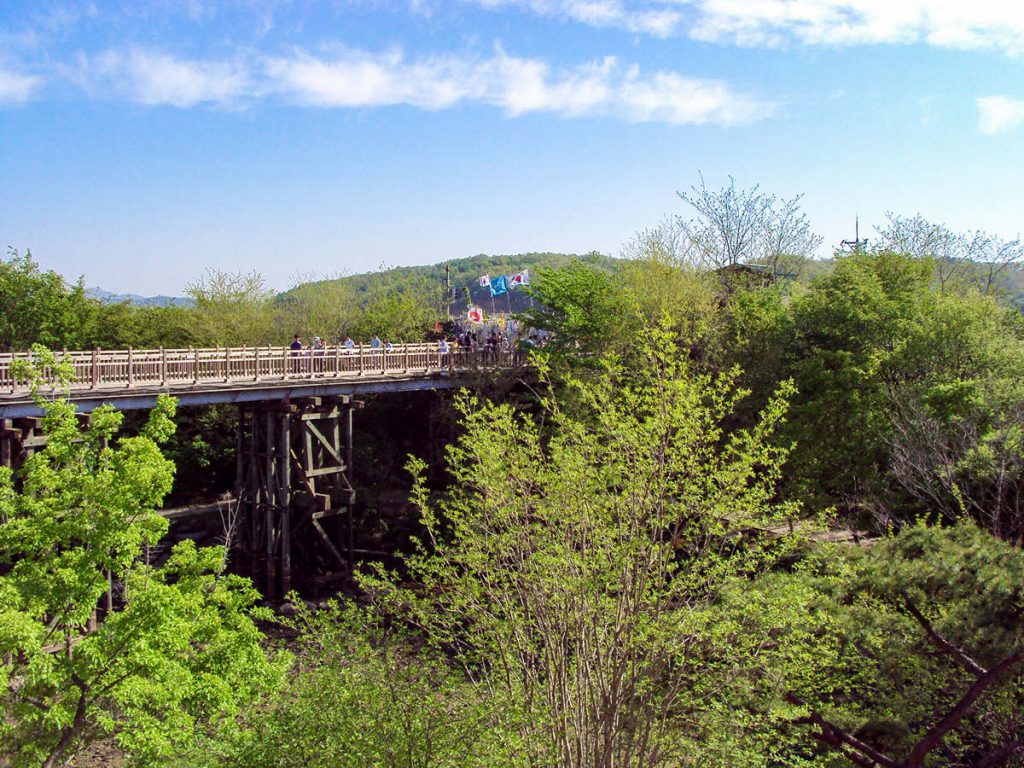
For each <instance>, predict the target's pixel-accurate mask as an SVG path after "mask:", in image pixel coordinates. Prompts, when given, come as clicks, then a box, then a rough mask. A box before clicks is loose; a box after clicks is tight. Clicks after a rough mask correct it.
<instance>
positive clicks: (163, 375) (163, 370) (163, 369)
mask: <svg viewBox="0 0 1024 768" xmlns="http://www.w3.org/2000/svg"><path fill="white" fill-rule="evenodd" d="M166 384H167V350H166V349H164V348H163V347H160V386H164V385H166Z"/></svg>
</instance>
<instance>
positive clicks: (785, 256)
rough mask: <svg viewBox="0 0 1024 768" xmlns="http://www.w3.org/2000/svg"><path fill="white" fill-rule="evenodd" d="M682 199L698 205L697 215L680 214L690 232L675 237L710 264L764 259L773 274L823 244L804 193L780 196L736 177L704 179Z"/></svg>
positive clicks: (791, 269)
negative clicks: (739, 183)
mask: <svg viewBox="0 0 1024 768" xmlns="http://www.w3.org/2000/svg"><path fill="white" fill-rule="evenodd" d="M678 194H679V197H680V199H681V200H682V201H683V202H684V203H686V204H687V205H689V206H690V207H691V208H693V209H694V210H695V211H696V213H697V216H696V218H693V219H684V218H683V217H678V218H677V219H676V222H677V225H678V227H679V229H680V230H681V232H682V234H683V236H684V238H682V239H680V238H674V242H676V243H677V244H678V245H677V247H681V248H685V251H684V255H685V257H686V258H692V259H695V260H696V261H697V263H698V264H699V265H700V266H701V267H703V268H705V269H722V268H726V267H736V266H737V265H740V264H747V265H754V264H756V265H761V266H765V267H767V268H768V269H769V270H770V273H771V274H772V275H780V274H784V273H787V272H788V273H797V272H799V268H800V265H801V262H802V261H803V260H804V259H809V258H813V257H814V255H815V254H816V252H817V250H818V247H819V246H820V245H821V242H822V239H821V237H820V236H818V235H816V234H814V233H813V232H811V227H810V222H808V220H807V216H806V214H804V213H803V212H802V211H801V210H800V200H801V198H802V195H797V196H796V197H793V198H791V199H789V200H782V201H779V200H777V199H776V197H775V196H774V195H769V194H766V193H764V192H761V191H760V187H759V185H754V186H753V187H752V188H751V189H737V188H736V182H735V179H733V178H732V177H731V176H730V177H729V183H728V184H727V185H726V186H724V187H723V188H722V189H721V190H719V191H717V192H716V191H713V190H709V189H708V188H707V185H706V184H705V183H704V176H703V175H701V177H700V185H699V186H693V187H691V188H690V191H689V192H679V193H678Z"/></svg>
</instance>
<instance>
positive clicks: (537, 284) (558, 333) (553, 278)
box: [522, 260, 640, 360]
mask: <svg viewBox="0 0 1024 768" xmlns="http://www.w3.org/2000/svg"><path fill="white" fill-rule="evenodd" d="M526 291H527V293H529V295H530V296H532V297H533V298H534V299H535V300H536V301H537V303H538V304H539V306H535V307H533V308H531V309H528V310H527V311H526V312H524V313H523V315H522V316H523V320H524V322H525V323H526V325H527V326H528V327H532V328H545V329H547V330H548V331H551V332H552V334H553V335H552V343H551V345H549V346H550V350H549V351H553V352H554V353H555V354H556V355H557V356H558V357H559V358H561V359H563V360H565V359H566V358H575V359H576V360H581V359H582V360H586V359H587V358H592V357H593V356H595V355H602V354H608V353H610V352H618V353H622V352H624V351H625V350H626V348H627V347H628V346H629V345H630V344H631V343H632V341H633V340H634V339H636V338H638V337H639V331H640V323H639V321H640V317H639V314H638V312H637V308H636V306H635V304H634V302H633V301H632V297H631V296H630V295H629V294H628V293H627V292H626V291H625V290H624V289H623V285H622V283H621V281H620V280H618V279H617V276H616V275H615V274H613V273H611V272H609V271H608V270H606V269H602V268H600V267H598V266H594V265H591V264H587V263H584V262H582V261H575V260H574V261H572V262H570V263H569V264H568V265H567V266H565V267H562V268H561V269H554V270H547V269H542V270H539V271H538V274H537V275H536V276H535V277H534V278H533V284H532V285H529V286H527V288H526Z"/></svg>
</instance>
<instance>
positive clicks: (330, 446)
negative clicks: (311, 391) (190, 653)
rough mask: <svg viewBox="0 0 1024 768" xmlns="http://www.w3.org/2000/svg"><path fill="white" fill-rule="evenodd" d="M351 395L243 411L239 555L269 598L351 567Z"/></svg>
mask: <svg viewBox="0 0 1024 768" xmlns="http://www.w3.org/2000/svg"><path fill="white" fill-rule="evenodd" d="M359 407H362V403H361V402H359V401H354V400H352V398H351V397H349V396H347V395H341V396H337V397H308V398H301V399H296V400H290V401H288V400H286V401H283V402H258V403H252V404H248V405H244V406H242V407H241V408H240V409H239V417H238V426H237V434H236V444H237V446H238V448H239V451H238V461H237V465H236V471H237V478H236V482H235V487H236V495H237V498H238V500H239V505H240V506H239V512H240V517H239V521H240V528H239V534H240V535H239V537H238V543H239V547H240V551H239V554H240V555H241V556H242V558H243V560H244V562H246V563H247V564H248V566H249V570H250V571H251V573H252V576H253V578H254V579H255V580H256V581H257V583H258V584H260V585H261V586H262V588H263V592H264V594H265V595H266V596H268V597H278V596H280V595H283V594H284V593H286V592H287V591H288V590H289V589H291V587H292V581H293V558H295V559H299V560H300V561H301V562H302V564H303V569H304V570H306V571H307V572H309V571H311V570H314V569H317V570H320V571H324V572H330V571H336V570H338V569H339V568H341V569H345V570H350V569H351V567H352V524H353V520H352V515H353V507H354V503H355V491H354V490H353V486H352V478H351V465H352V412H353V410H354V409H356V408H359Z"/></svg>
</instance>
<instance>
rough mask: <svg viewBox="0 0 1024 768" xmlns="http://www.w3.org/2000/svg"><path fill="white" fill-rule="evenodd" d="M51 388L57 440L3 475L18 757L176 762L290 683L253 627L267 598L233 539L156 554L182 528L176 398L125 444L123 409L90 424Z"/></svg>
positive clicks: (1, 548) (42, 355) (0, 601)
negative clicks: (104, 753)
mask: <svg viewBox="0 0 1024 768" xmlns="http://www.w3.org/2000/svg"><path fill="white" fill-rule="evenodd" d="M34 353H35V356H36V358H37V359H38V360H39V361H40V365H42V366H48V367H49V368H50V369H51V370H53V371H54V372H55V373H56V374H57V375H58V377H60V376H67V375H70V371H69V370H67V368H66V367H65V365H64V364H61V363H58V362H57V361H56V360H55V359H54V358H53V356H52V355H50V354H49V353H48V352H47V351H46V350H45V349H43V348H41V347H36V349H35V350H34ZM22 375H25V376H36V377H38V374H37V373H35V374H34V373H33V371H32V370H30V369H27V367H26V368H25V369H23V370H22ZM37 380H38V379H37ZM36 397H37V402H38V403H39V404H40V405H41V406H42V407H43V408H44V409H45V413H46V415H45V418H44V429H45V432H46V434H47V437H48V441H47V444H46V447H45V448H44V449H42V450H41V451H39V452H38V453H36V454H35V455H33V456H32V457H30V458H29V459H28V460H27V461H26V462H25V465H24V466H23V468H22V469H21V470H20V471H19V472H18V473H17V474H16V475H15V473H12V471H11V470H10V469H9V468H0V523H2V524H0V564H2V566H3V575H0V690H2V697H3V699H2V700H3V717H2V718H0V735H2V741H3V744H4V749H3V751H4V752H5V753H6V758H7V759H8V760H11V761H12V764H13V765H15V766H30V765H35V766H38V765H43V766H45V767H47V768H48V767H49V766H57V765H68V764H69V763H70V762H71V760H72V759H73V757H74V754H75V752H76V751H77V750H78V749H79V748H80V747H82V746H83V745H85V744H88V743H90V742H91V741H92V740H94V739H96V738H98V737H103V736H109V735H113V736H114V737H115V738H116V739H117V741H118V743H119V744H120V745H121V746H122V747H123V748H124V749H125V750H126V751H128V752H130V753H131V754H132V755H133V757H135V758H136V759H138V760H139V761H141V762H143V763H145V762H147V761H150V760H154V759H156V758H160V757H166V756H167V755H169V754H171V753H173V752H174V751H175V749H176V748H178V746H179V745H181V744H183V743H187V742H188V741H189V740H190V739H191V738H193V736H194V732H195V731H196V730H199V731H202V730H203V729H217V728H221V727H224V726H225V725H229V724H230V722H231V718H232V717H233V716H234V715H236V714H237V713H238V712H239V711H240V710H241V708H242V707H244V706H245V705H246V704H248V703H250V702H252V701H253V700H254V699H255V698H256V697H257V695H258V694H260V693H261V692H265V691H267V690H268V689H270V688H272V687H273V686H274V685H276V684H277V682H278V681H279V679H280V677H279V676H280V673H281V664H280V663H279V662H273V661H271V660H269V659H268V658H267V657H266V656H265V655H264V652H263V650H262V648H261V645H260V641H261V639H262V636H261V634H260V633H259V631H258V630H257V629H256V626H255V625H254V623H253V617H254V616H256V615H259V612H258V611H256V610H254V609H253V605H254V603H255V601H256V600H257V599H258V597H259V595H258V593H257V592H256V591H255V590H254V589H253V588H252V586H251V585H250V584H249V582H248V581H247V580H245V579H241V578H239V577H237V576H231V575H228V574H226V573H225V571H224V568H225V554H224V551H223V550H222V549H220V548H211V549H203V550H199V549H196V547H195V546H194V545H193V544H192V543H191V542H183V543H181V544H178V545H176V546H175V547H174V549H173V550H172V552H171V555H170V558H169V560H168V561H167V562H166V564H165V565H163V566H162V567H156V566H154V565H153V564H152V563H151V562H150V558H149V553H150V552H151V550H152V548H153V547H155V546H156V545H157V543H158V542H159V541H160V538H161V537H162V536H163V534H164V533H165V532H166V530H167V521H166V520H165V519H164V518H162V517H161V516H160V515H159V514H158V513H157V512H156V509H157V508H158V507H159V506H160V503H161V501H162V499H163V497H164V495H165V494H166V493H167V491H168V490H169V489H170V485H171V479H172V477H173V473H174V467H173V465H172V464H171V463H170V462H169V461H168V460H167V459H165V458H164V457H163V456H162V455H161V452H160V447H159V446H160V444H161V443H163V442H164V441H165V440H166V439H167V438H168V436H169V435H170V434H171V432H172V431H173V430H174V424H173V421H172V417H173V415H174V403H173V401H172V400H171V399H169V398H165V397H162V398H160V400H159V402H158V404H157V407H156V408H155V409H154V410H153V411H152V413H151V414H150V417H149V420H148V421H147V422H146V424H145V425H144V426H143V428H142V430H141V432H140V433H139V434H138V435H137V436H134V437H121V438H120V439H119V440H117V441H116V443H115V442H112V441H113V440H114V439H115V437H116V433H117V431H118V427H119V425H120V424H121V415H120V414H119V413H117V412H115V411H113V410H112V409H110V408H108V407H102V408H99V409H97V410H96V411H93V413H92V418H91V419H90V423H89V426H88V427H87V428H85V429H84V430H83V429H80V428H79V425H78V420H77V418H76V416H75V409H74V406H73V405H71V404H70V403H68V402H67V401H66V400H62V399H56V400H52V401H44V400H43V399H42V397H41V396H39V395H38V394H37V395H36ZM104 595H106V597H105V598H104ZM101 599H102V601H103V604H104V606H105V609H104V613H105V616H104V618H103V621H102V622H100V623H98V625H97V622H96V613H97V606H98V605H100V603H101Z"/></svg>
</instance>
